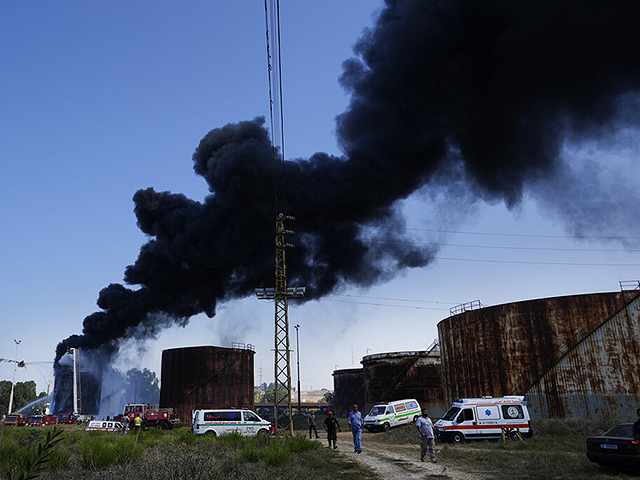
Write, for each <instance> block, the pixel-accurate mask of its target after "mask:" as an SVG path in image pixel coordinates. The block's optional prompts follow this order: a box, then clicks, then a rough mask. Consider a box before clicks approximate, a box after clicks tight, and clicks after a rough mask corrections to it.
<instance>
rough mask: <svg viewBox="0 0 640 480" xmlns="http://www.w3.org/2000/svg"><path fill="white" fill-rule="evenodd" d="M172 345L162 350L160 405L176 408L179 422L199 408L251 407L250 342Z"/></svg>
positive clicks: (251, 359) (183, 423)
mask: <svg viewBox="0 0 640 480" xmlns="http://www.w3.org/2000/svg"><path fill="white" fill-rule="evenodd" d="M234 346H235V347H237V348H223V347H214V346H202V347H186V348H173V349H169V350H164V351H163V352H162V373H161V386H160V407H161V408H168V407H171V408H173V409H174V410H175V411H176V414H177V416H178V418H179V419H180V422H181V424H182V425H185V424H187V425H188V424H190V423H191V412H192V411H193V410H197V409H201V408H228V407H235V408H250V409H253V357H254V355H255V351H254V349H253V346H252V345H248V346H245V345H244V344H238V345H234Z"/></svg>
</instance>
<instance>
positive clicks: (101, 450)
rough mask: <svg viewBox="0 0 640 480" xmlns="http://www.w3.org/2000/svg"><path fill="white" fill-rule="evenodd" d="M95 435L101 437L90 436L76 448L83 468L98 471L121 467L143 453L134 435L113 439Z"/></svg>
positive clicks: (103, 434) (142, 448)
mask: <svg viewBox="0 0 640 480" xmlns="http://www.w3.org/2000/svg"><path fill="white" fill-rule="evenodd" d="M89 433H94V432H89ZM97 433H100V434H101V435H97V436H96V435H90V436H89V438H87V439H86V440H85V441H84V442H82V443H81V444H79V445H78V446H77V447H78V454H79V457H80V458H79V461H80V465H82V467H83V468H86V469H89V470H99V469H103V468H107V467H109V466H113V465H123V464H126V463H129V462H132V461H134V460H136V459H138V458H139V457H140V456H141V455H142V452H143V451H144V446H143V445H142V444H139V443H138V442H137V441H136V437H135V435H127V436H124V437H121V436H117V437H114V436H111V435H110V434H108V433H104V432H97Z"/></svg>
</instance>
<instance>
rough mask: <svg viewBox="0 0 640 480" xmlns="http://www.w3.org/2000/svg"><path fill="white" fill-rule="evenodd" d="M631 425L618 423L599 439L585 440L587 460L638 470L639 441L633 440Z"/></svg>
mask: <svg viewBox="0 0 640 480" xmlns="http://www.w3.org/2000/svg"><path fill="white" fill-rule="evenodd" d="M632 427H633V424H632V423H620V424H618V425H616V426H615V427H613V428H612V429H611V430H609V431H608V432H607V433H605V434H604V435H602V436H600V437H591V438H587V458H588V459H589V460H591V461H592V462H595V463H598V464H600V465H606V466H610V467H628V468H635V469H638V466H639V465H640V440H634V438H633V434H632V430H631V429H632Z"/></svg>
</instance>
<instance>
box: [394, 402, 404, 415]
mask: <svg viewBox="0 0 640 480" xmlns="http://www.w3.org/2000/svg"><path fill="white" fill-rule="evenodd" d="M405 410H406V407H405V406H404V403H401V404H399V405H396V413H398V412H404V411H405Z"/></svg>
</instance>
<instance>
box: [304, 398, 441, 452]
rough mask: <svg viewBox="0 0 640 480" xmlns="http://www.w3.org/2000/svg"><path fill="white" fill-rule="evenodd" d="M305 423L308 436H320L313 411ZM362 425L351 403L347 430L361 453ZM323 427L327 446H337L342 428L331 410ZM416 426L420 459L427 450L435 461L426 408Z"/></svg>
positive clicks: (431, 424) (433, 437)
mask: <svg viewBox="0 0 640 480" xmlns="http://www.w3.org/2000/svg"><path fill="white" fill-rule="evenodd" d="M307 423H308V425H309V438H313V437H312V433H315V436H316V438H320V436H319V435H318V430H317V428H316V415H315V413H311V415H309V417H308V418H307ZM363 426H364V424H363V420H362V413H361V412H360V411H358V405H353V410H351V412H349V430H351V434H352V436H353V451H354V453H362V429H363ZM323 427H324V430H325V432H327V441H328V442H329V448H331V447H333V448H334V449H336V448H338V432H341V431H342V429H341V428H340V424H339V423H338V419H337V418H336V417H335V416H334V415H333V412H332V411H329V414H328V416H327V418H325V420H324V423H323ZM416 428H417V429H418V438H419V439H420V461H422V462H424V459H425V457H426V455H427V452H428V453H429V457H430V458H431V462H433V463H436V454H435V434H434V431H433V422H432V421H431V419H430V418H429V412H428V411H427V409H426V408H425V409H423V410H422V416H421V417H419V418H418V420H417V421H416Z"/></svg>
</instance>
